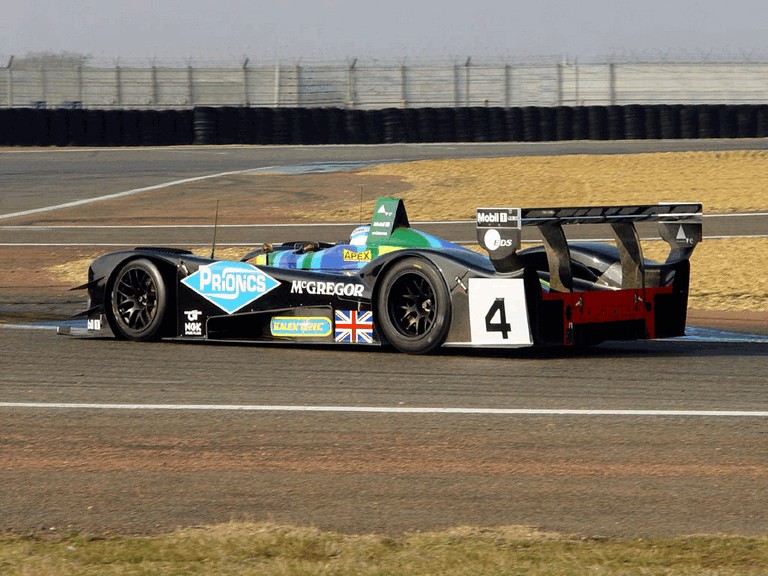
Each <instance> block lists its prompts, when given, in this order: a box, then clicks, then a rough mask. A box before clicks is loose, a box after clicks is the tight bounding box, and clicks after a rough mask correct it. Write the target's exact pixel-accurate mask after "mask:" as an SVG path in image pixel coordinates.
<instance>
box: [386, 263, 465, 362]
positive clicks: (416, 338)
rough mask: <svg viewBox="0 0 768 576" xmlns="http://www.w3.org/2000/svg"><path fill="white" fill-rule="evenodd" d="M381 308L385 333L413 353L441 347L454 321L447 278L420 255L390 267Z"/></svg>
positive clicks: (393, 342) (390, 340)
mask: <svg viewBox="0 0 768 576" xmlns="http://www.w3.org/2000/svg"><path fill="white" fill-rule="evenodd" d="M377 311H378V314H377V315H378V323H379V328H380V329H381V332H382V334H383V335H384V337H385V338H386V339H387V341H389V343H390V344H392V345H393V346H394V347H395V348H397V349H398V350H400V351H401V352H407V353H409V354H425V353H427V352H431V351H433V350H435V349H436V348H438V347H439V346H440V345H442V343H443V342H444V341H445V338H446V336H447V335H448V329H449V328H450V324H451V301H450V295H449V293H448V288H447V287H446V285H445V281H444V280H443V278H442V276H441V275H440V273H439V272H438V270H437V269H436V268H435V266H434V265H433V264H431V263H430V262H428V261H426V260H422V259H420V258H406V259H404V260H401V261H399V262H397V263H396V264H395V265H394V266H393V267H392V268H391V269H390V270H389V271H387V273H386V274H385V276H384V278H383V280H382V283H381V286H380V288H379V292H378V297H377Z"/></svg>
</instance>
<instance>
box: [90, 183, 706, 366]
mask: <svg viewBox="0 0 768 576" xmlns="http://www.w3.org/2000/svg"><path fill="white" fill-rule="evenodd" d="M643 221H656V222H658V223H659V229H660V232H661V237H662V238H663V239H664V240H666V241H667V242H668V243H669V244H670V246H671V251H670V254H669V257H668V258H667V260H666V262H664V263H656V262H651V261H649V260H646V259H644V258H643V255H642V249H641V246H640V242H639V240H638V236H637V232H636V229H635V223H636V222H643ZM701 221H702V212H701V205H700V204H660V205H651V206H616V207H582V208H546V209H519V208H478V209H477V236H478V241H479V243H480V245H481V246H482V248H484V249H485V250H486V251H487V252H488V256H485V255H483V254H480V253H477V252H474V251H472V250H469V249H467V248H465V247H462V246H458V245H456V244H452V243H450V242H447V241H445V240H441V239H439V238H436V237H434V236H431V235H429V234H426V233H424V232H421V231H418V230H416V229H414V228H411V227H410V225H409V223H408V217H407V215H406V212H405V207H404V205H403V202H402V201H401V200H398V199H395V198H380V199H379V200H378V201H377V203H376V206H375V208H374V213H373V218H372V220H371V223H370V225H368V226H361V227H358V228H356V229H355V230H354V231H353V233H352V235H351V237H350V239H349V240H346V241H343V242H339V243H337V244H328V243H322V242H289V243H283V244H279V245H274V246H273V245H268V244H265V245H264V246H262V247H261V248H259V249H258V250H254V251H252V252H249V253H248V254H246V255H245V256H244V257H243V258H242V260H239V261H226V260H217V259H214V258H204V257H200V256H196V255H195V254H193V253H191V252H189V251H186V250H179V249H173V248H149V247H145V248H136V249H134V250H126V251H121V252H114V253H110V254H106V255H104V256H101V257H99V258H97V259H96V260H95V261H94V262H93V263H92V264H91V266H90V268H89V271H88V283H87V284H85V285H83V286H80V287H79V288H84V289H87V290H88V299H89V305H88V309H87V310H85V311H84V312H82V313H81V316H85V317H86V318H87V328H88V331H89V332H92V333H96V334H99V333H108V332H111V333H112V334H114V336H115V337H117V338H121V339H127V340H136V341H149V340H158V339H161V338H168V339H176V340H211V341H240V342H284V343H289V342H294V343H296V342H303V343H313V344H317V343H328V344H340V345H382V344H383V345H391V346H394V347H395V348H396V349H398V350H400V351H403V352H408V353H414V354H419V353H426V352H430V351H433V350H435V349H436V348H438V347H440V346H468V347H496V348H500V347H524V346H544V345H558V346H571V345H584V344H595V343H599V342H602V341H604V340H609V339H618V340H627V339H643V338H660V337H671V336H681V335H683V334H684V329H685V319H686V308H687V299H688V282H689V261H688V258H689V256H690V254H691V252H692V251H693V248H694V247H695V245H696V244H697V243H698V242H700V241H701ZM585 223H589V224H595V223H605V224H609V225H610V226H611V228H612V229H613V233H614V236H615V238H616V243H615V245H612V244H599V243H577V242H574V243H568V242H567V241H566V238H565V234H564V232H563V226H564V225H570V224H585ZM523 226H536V227H538V229H539V230H540V231H541V236H542V240H543V242H542V244H541V245H539V246H535V247H533V248H528V249H525V250H521V249H520V247H521V230H522V227H523Z"/></svg>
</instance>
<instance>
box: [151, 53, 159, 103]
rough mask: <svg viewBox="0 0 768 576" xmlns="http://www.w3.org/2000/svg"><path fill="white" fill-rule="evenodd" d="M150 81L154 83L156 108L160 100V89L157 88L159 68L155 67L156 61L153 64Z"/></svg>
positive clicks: (153, 94)
mask: <svg viewBox="0 0 768 576" xmlns="http://www.w3.org/2000/svg"><path fill="white" fill-rule="evenodd" d="M150 81H151V82H152V105H153V106H155V107H156V106H157V100H158V87H157V66H155V62H154V61H153V62H152V70H151V75H150Z"/></svg>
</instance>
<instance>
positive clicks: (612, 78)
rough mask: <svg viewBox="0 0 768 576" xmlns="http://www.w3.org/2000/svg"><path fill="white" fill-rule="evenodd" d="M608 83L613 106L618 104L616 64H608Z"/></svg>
mask: <svg viewBox="0 0 768 576" xmlns="http://www.w3.org/2000/svg"><path fill="white" fill-rule="evenodd" d="M608 82H609V89H610V98H611V106H613V105H615V104H616V64H614V63H613V62H610V63H609V64H608Z"/></svg>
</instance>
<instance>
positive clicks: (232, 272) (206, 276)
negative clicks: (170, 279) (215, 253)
mask: <svg viewBox="0 0 768 576" xmlns="http://www.w3.org/2000/svg"><path fill="white" fill-rule="evenodd" d="M181 282H182V284H184V285H186V286H188V287H189V288H191V289H192V290H194V291H195V292H197V293H198V294H200V296H202V297H203V298H205V299H206V300H208V301H209V302H211V303H213V304H215V305H216V306H218V307H219V308H221V309H222V310H224V312H226V313H227V314H232V313H233V312H237V311H238V310H240V309H241V308H243V307H244V306H247V305H248V304H250V303H251V302H253V301H254V300H256V299H258V298H261V297H262V296H264V294H266V293H267V292H269V291H270V290H272V289H274V288H276V287H277V286H279V285H280V282H278V281H277V280H275V279H274V278H272V277H271V276H269V275H268V274H265V273H264V272H262V271H261V270H259V269H258V268H256V267H255V266H252V265H251V264H247V263H246V262H214V263H213V264H206V265H205V266H201V267H200V268H199V269H198V270H197V272H195V273H194V274H191V275H189V276H187V277H186V278H184V279H183V280H182V281H181Z"/></svg>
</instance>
